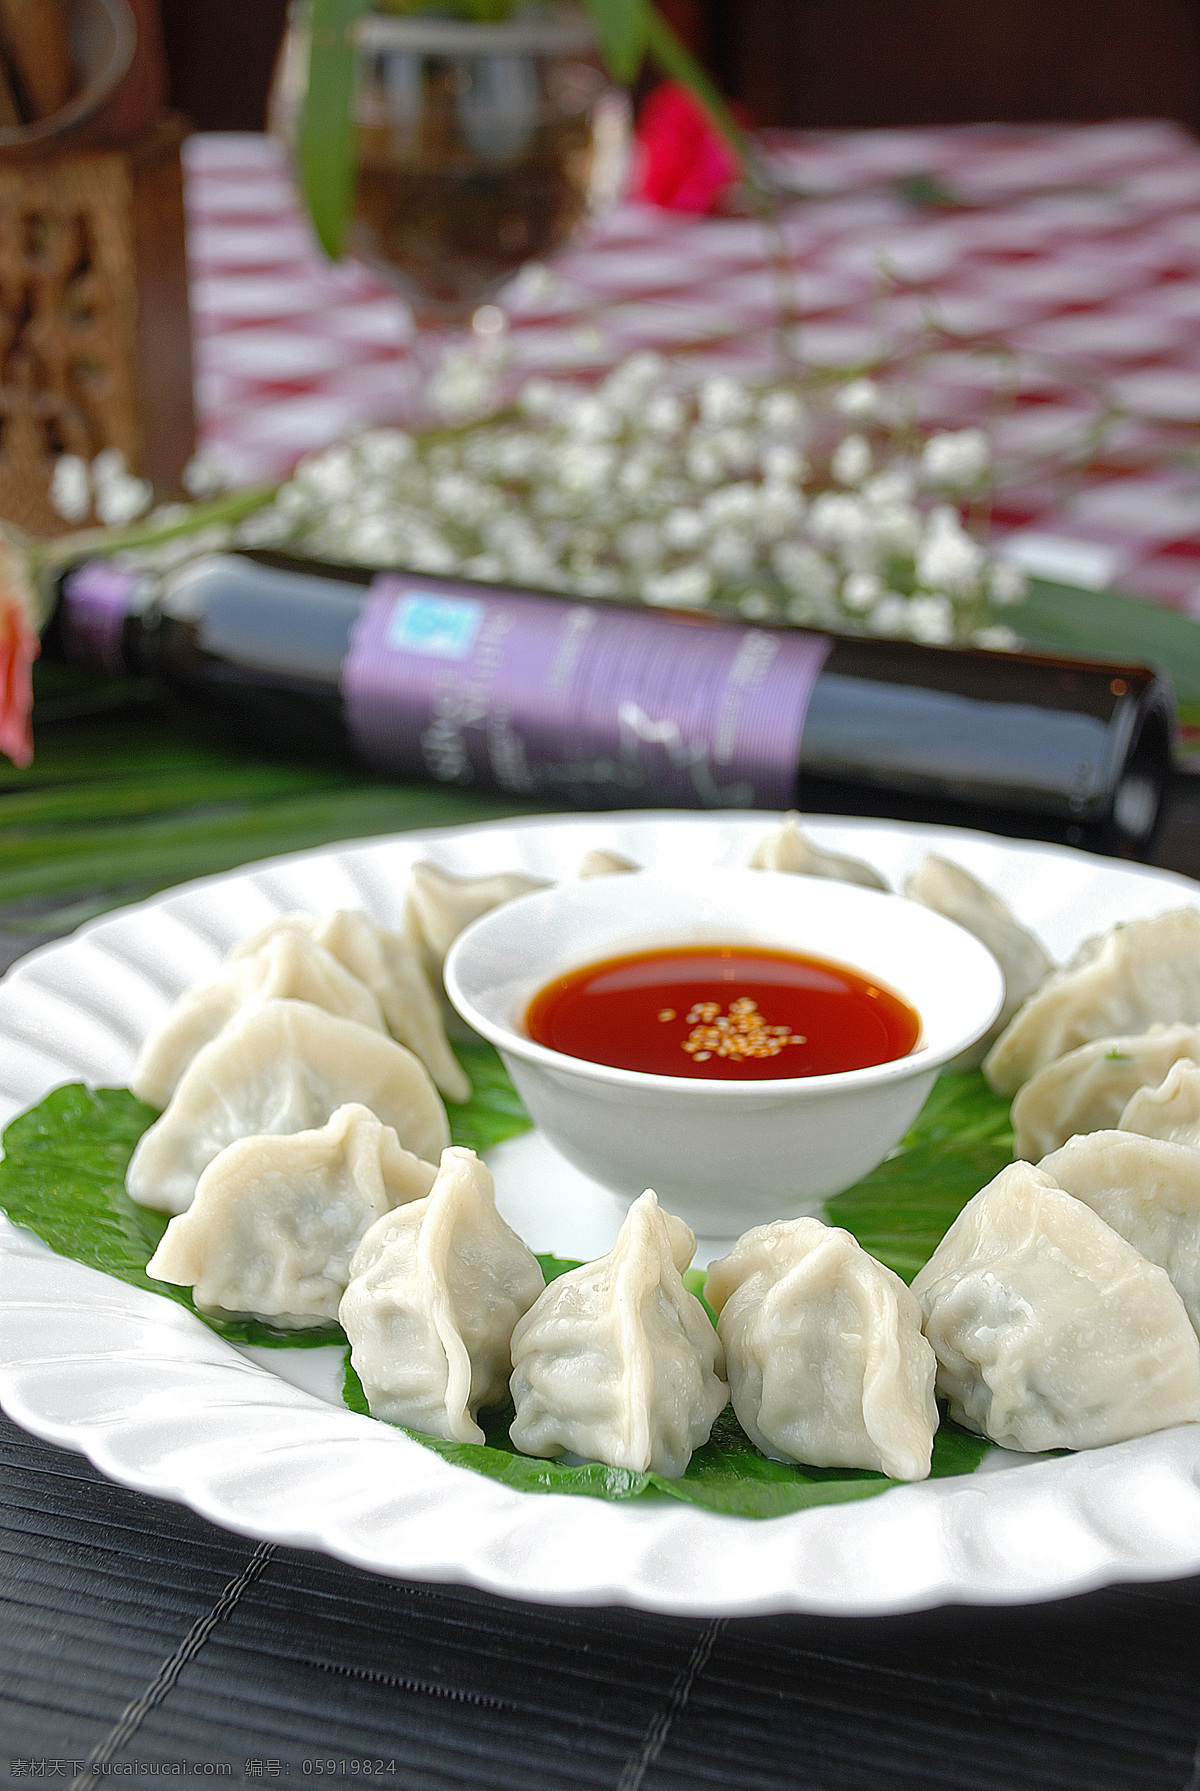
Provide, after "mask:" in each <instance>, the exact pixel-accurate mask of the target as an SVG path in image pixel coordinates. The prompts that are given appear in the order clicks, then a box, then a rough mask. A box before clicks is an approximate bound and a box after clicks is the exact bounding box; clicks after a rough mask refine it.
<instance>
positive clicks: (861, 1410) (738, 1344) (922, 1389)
mask: <svg viewBox="0 0 1200 1791" xmlns="http://www.w3.org/2000/svg"><path fill="white" fill-rule="evenodd" d="M704 1293H705V1298H706V1299H707V1300H708V1303H709V1305H710V1306H711V1307H712V1308H713V1310H714V1311H715V1312H717V1313H718V1314H719V1321H718V1324H717V1329H718V1331H719V1332H720V1335H721V1342H722V1343H723V1344H724V1346H725V1361H726V1365H727V1368H728V1372H729V1392H730V1396H731V1398H732V1400H733V1409H734V1411H735V1412H736V1414H737V1419H738V1423H739V1424H740V1425H741V1427H742V1429H743V1430H744V1431H745V1433H746V1435H747V1436H748V1437H749V1438H750V1441H751V1442H752V1443H753V1444H754V1445H755V1446H756V1447H757V1448H759V1449H761V1450H762V1451H763V1453H764V1455H773V1456H776V1457H782V1458H783V1459H784V1460H786V1461H798V1462H806V1463H808V1464H809V1465H810V1466H812V1467H819V1468H874V1469H876V1470H877V1471H878V1472H880V1473H883V1474H888V1475H890V1476H891V1477H892V1479H894V1480H924V1479H925V1478H926V1477H927V1476H928V1473H929V1463H930V1456H931V1454H932V1451H933V1435H934V1432H935V1431H936V1429H937V1426H938V1410H937V1400H936V1398H935V1397H934V1390H933V1386H934V1378H935V1376H936V1374H937V1358H936V1357H935V1355H934V1353H933V1350H932V1349H931V1348H930V1346H929V1344H928V1343H926V1341H925V1339H924V1337H923V1336H922V1335H921V1308H920V1307H919V1306H918V1304H917V1302H916V1300H915V1299H914V1298H913V1296H912V1294H911V1293H910V1292H909V1290H908V1288H907V1287H905V1285H904V1283H903V1281H901V1279H900V1277H899V1275H894V1274H893V1273H892V1271H891V1269H888V1268H885V1267H884V1265H883V1264H882V1263H881V1262H876V1260H875V1258H874V1257H873V1256H868V1254H867V1252H866V1251H865V1250H864V1249H863V1248H862V1246H861V1244H859V1242H858V1241H857V1239H856V1238H853V1237H851V1235H850V1233H849V1232H848V1231H841V1230H839V1229H837V1228H835V1227H833V1226H829V1225H823V1224H822V1223H821V1221H820V1219H777V1220H776V1221H775V1222H774V1223H773V1224H770V1225H756V1226H755V1228H754V1229H753V1231H748V1232H746V1233H745V1235H744V1236H743V1237H740V1238H739V1239H738V1241H737V1243H736V1244H735V1245H734V1247H733V1249H732V1250H731V1251H730V1253H729V1255H728V1256H723V1257H722V1258H721V1260H720V1261H719V1262H715V1263H713V1265H712V1267H711V1268H710V1269H709V1271H708V1280H707V1281H706V1283H705V1287H704Z"/></svg>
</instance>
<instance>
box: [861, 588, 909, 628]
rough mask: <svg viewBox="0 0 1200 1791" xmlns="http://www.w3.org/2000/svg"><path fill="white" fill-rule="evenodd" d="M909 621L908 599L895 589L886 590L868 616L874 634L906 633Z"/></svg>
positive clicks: (868, 623) (868, 622)
mask: <svg viewBox="0 0 1200 1791" xmlns="http://www.w3.org/2000/svg"><path fill="white" fill-rule="evenodd" d="M907 623H908V601H907V599H906V598H904V597H901V596H899V595H898V594H897V593H896V592H895V591H885V592H884V594H883V596H882V597H881V598H880V599H879V602H878V603H877V604H876V605H875V607H874V609H873V610H872V611H871V613H870V615H869V616H868V617H867V627H868V628H869V629H870V630H871V633H872V634H904V633H906V632H907Z"/></svg>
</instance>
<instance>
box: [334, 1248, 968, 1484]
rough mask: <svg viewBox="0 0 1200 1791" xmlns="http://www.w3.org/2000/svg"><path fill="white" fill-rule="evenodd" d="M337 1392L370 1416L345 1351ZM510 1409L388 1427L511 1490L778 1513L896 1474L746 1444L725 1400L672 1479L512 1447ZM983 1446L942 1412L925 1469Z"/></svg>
mask: <svg viewBox="0 0 1200 1791" xmlns="http://www.w3.org/2000/svg"><path fill="white" fill-rule="evenodd" d="M577 1267H579V1264H577V1263H564V1264H563V1265H562V1270H561V1272H563V1273H565V1272H566V1270H567V1269H569V1268H577ZM343 1397H344V1399H345V1402H346V1404H347V1406H348V1407H349V1409H350V1410H351V1411H352V1412H359V1413H361V1414H362V1415H363V1416H364V1417H369V1416H370V1412H369V1408H368V1406H367V1399H366V1395H365V1393H364V1392H363V1388H362V1382H361V1381H360V1380H359V1378H358V1375H357V1374H356V1373H355V1370H354V1366H353V1364H352V1362H351V1361H350V1357H349V1355H348V1354H347V1357H346V1366H345V1375H344V1384H343ZM514 1416H515V1412H514V1408H513V1405H512V1402H511V1401H509V1402H508V1403H507V1404H506V1405H504V1406H502V1407H498V1408H497V1409H496V1410H495V1411H490V1412H483V1413H481V1414H480V1425H481V1427H482V1429H483V1432H484V1435H485V1436H486V1438H487V1441H486V1442H485V1443H448V1442H446V1441H445V1440H444V1439H443V1438H441V1437H431V1436H428V1435H426V1434H425V1433H424V1432H423V1431H419V1430H411V1429H409V1428H408V1427H407V1426H405V1425H398V1426H397V1428H398V1429H401V1430H403V1431H404V1434H405V1435H406V1436H410V1437H412V1439H413V1441H414V1442H416V1443H420V1444H422V1446H423V1447H424V1448H426V1449H432V1450H433V1452H434V1454H435V1455H440V1456H441V1457H442V1459H443V1461H448V1462H452V1463H453V1465H454V1466H455V1467H458V1468H470V1469H471V1471H472V1472H473V1473H476V1474H486V1475H487V1477H488V1479H489V1480H498V1481H499V1482H500V1483H501V1485H503V1486H510V1487H512V1488H513V1490H514V1491H516V1492H533V1493H546V1492H550V1493H574V1494H579V1495H582V1496H583V1497H585V1498H592V1499H610V1500H625V1499H636V1498H641V1497H642V1496H643V1495H645V1494H654V1493H657V1494H660V1495H665V1496H666V1497H667V1498H671V1499H679V1500H682V1501H683V1502H685V1503H687V1504H692V1505H703V1506H704V1507H705V1508H706V1509H707V1510H709V1511H720V1512H724V1513H725V1514H726V1515H727V1516H732V1517H755V1518H759V1517H784V1516H786V1515H787V1514H788V1513H789V1512H791V1511H802V1510H805V1509H807V1508H809V1507H811V1506H814V1505H842V1504H845V1503H847V1502H848V1501H849V1500H851V1499H870V1498H874V1497H875V1496H876V1495H877V1494H879V1493H882V1492H887V1491H889V1489H890V1488H891V1487H893V1486H896V1485H898V1484H899V1482H897V1481H895V1480H889V1479H888V1478H887V1476H886V1475H885V1474H875V1473H872V1472H870V1471H869V1470H867V1469H862V1468H802V1467H797V1466H796V1465H795V1464H794V1463H792V1462H786V1461H772V1460H771V1459H770V1457H769V1456H766V1455H763V1454H761V1453H760V1451H759V1450H757V1449H756V1448H755V1447H754V1445H753V1443H751V1441H750V1439H749V1438H748V1437H747V1435H746V1433H745V1431H744V1430H743V1429H742V1427H741V1425H740V1424H739V1423H738V1421H737V1419H736V1418H735V1417H734V1415H733V1411H732V1409H731V1408H730V1407H728V1406H727V1407H726V1408H725V1410H724V1411H723V1412H722V1413H721V1414H720V1416H719V1417H718V1419H717V1421H716V1423H715V1424H714V1425H713V1431H712V1436H711V1437H710V1438H709V1441H708V1442H707V1443H705V1445H704V1447H703V1448H702V1449H697V1450H696V1452H695V1454H694V1455H693V1456H692V1459H691V1461H690V1462H689V1464H688V1467H687V1471H686V1472H685V1473H684V1474H683V1475H682V1477H681V1478H680V1479H678V1480H668V1479H667V1478H666V1476H665V1475H663V1474H656V1473H654V1472H653V1471H649V1472H637V1471H635V1470H634V1469H632V1468H611V1467H607V1466H606V1465H605V1464H604V1463H603V1462H582V1463H568V1462H562V1461H553V1460H550V1461H544V1460H541V1459H539V1458H537V1457H535V1456H531V1455H518V1454H517V1453H516V1452H515V1450H514V1449H513V1448H512V1445H511V1444H510V1443H509V1440H508V1427H509V1425H510V1424H511V1423H512V1421H513V1417H514ZM990 1447H991V1445H990V1444H989V1443H987V1442H986V1441H985V1440H984V1439H983V1438H982V1437H975V1436H971V1435H970V1434H969V1432H967V1431H965V1430H960V1429H959V1428H958V1426H957V1425H956V1424H953V1423H952V1422H951V1421H950V1420H949V1419H948V1418H946V1417H944V1416H943V1418H942V1423H941V1427H940V1428H939V1430H938V1433H937V1436H936V1437H935V1438H934V1445H933V1464H932V1468H931V1477H933V1478H937V1479H940V1478H944V1477H946V1476H948V1475H952V1474H970V1473H973V1472H974V1470H975V1469H976V1468H977V1467H978V1466H979V1463H980V1462H981V1461H982V1460H983V1458H984V1456H985V1455H986V1453H987V1451H988V1449H989V1448H990Z"/></svg>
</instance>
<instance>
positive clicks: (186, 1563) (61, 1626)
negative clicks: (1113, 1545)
mask: <svg viewBox="0 0 1200 1791" xmlns="http://www.w3.org/2000/svg"><path fill="white" fill-rule="evenodd" d="M1198 1733H1200V1579H1194V1580H1187V1581H1183V1582H1178V1583H1175V1584H1171V1585H1164V1586H1137V1587H1121V1588H1113V1589H1110V1590H1107V1591H1103V1592H1097V1593H1094V1594H1092V1595H1090V1596H1087V1597H1083V1598H1078V1599H1073V1600H1069V1601H1066V1602H1063V1603H1059V1604H1053V1605H1046V1606H1038V1607H1032V1608H1016V1609H998V1610H997V1609H950V1610H942V1611H933V1612H925V1613H920V1614H917V1615H913V1616H908V1617H892V1618H882V1619H871V1620H859V1619H854V1620H845V1619H829V1618H815V1617H771V1618H759V1619H748V1620H730V1621H696V1620H688V1621H682V1620H675V1619H671V1618H666V1617H659V1616H654V1615H649V1614H646V1613H644V1612H636V1611H626V1610H618V1609H599V1610H578V1609H569V1608H564V1609H558V1608H553V1607H546V1606H538V1605H527V1604H517V1603H512V1602H509V1601H507V1600H503V1599H499V1598H493V1597H491V1596H489V1595H488V1594H486V1593H481V1592H475V1591H473V1590H470V1589H467V1588H463V1587H453V1586H450V1587H442V1586H431V1585H423V1584H413V1583H410V1582H405V1581H392V1580H386V1579H380V1578H377V1577H375V1576H373V1575H371V1574H367V1573H363V1572H361V1571H359V1570H357V1569H355V1568H351V1567H346V1566H343V1565H342V1564H341V1563H339V1562H337V1561H333V1560H329V1559H326V1558H324V1557H322V1556H318V1555H310V1554H305V1553H302V1552H299V1551H297V1550H293V1549H283V1548H274V1547H271V1546H270V1545H260V1544H256V1543H253V1542H250V1541H246V1540H244V1539H242V1538H239V1537H236V1536H232V1535H229V1534H227V1533H225V1532H224V1531H220V1530H217V1529H214V1528H213V1527H212V1526H211V1525H209V1524H208V1523H206V1522H205V1521H204V1520H202V1519H200V1518H198V1517H195V1516H193V1515H192V1514H191V1513H190V1512H188V1511H186V1510H185V1509H183V1508H182V1507H180V1506H177V1505H172V1504H169V1503H166V1502H164V1501H160V1500H157V1499H151V1498H147V1497H144V1496H142V1495H140V1494H138V1493H134V1492H130V1491H128V1490H127V1489H126V1488H124V1487H120V1486H115V1485H112V1484H111V1483H109V1482H107V1481H105V1480H103V1479H102V1478H101V1477H100V1476H99V1475H98V1474H97V1473H96V1472H95V1471H94V1470H93V1469H92V1468H91V1467H90V1466H89V1465H88V1464H87V1463H86V1462H85V1461H84V1460H83V1458H82V1457H81V1456H77V1455H74V1454H71V1453H68V1452H66V1451H63V1450H60V1449H57V1448H54V1447H51V1446H50V1445H47V1444H44V1443H41V1442H39V1441H37V1440H36V1439H34V1438H32V1437H29V1436H27V1435H25V1434H24V1433H23V1432H22V1431H20V1430H18V1429H17V1428H16V1426H15V1425H13V1424H11V1423H10V1422H9V1421H8V1420H7V1419H0V1778H3V1780H4V1781H5V1782H7V1783H10V1784H13V1785H21V1786H24V1785H25V1784H26V1782H27V1781H28V1780H30V1779H32V1778H50V1777H57V1778H58V1779H59V1781H60V1782H61V1783H63V1784H64V1785H65V1784H70V1783H71V1782H72V1781H73V1780H77V1781H79V1782H80V1783H83V1784H92V1785H95V1784H97V1783H99V1782H100V1781H101V1780H102V1779H103V1780H109V1779H114V1778H119V1779H123V1780H124V1782H126V1783H131V1782H132V1783H141V1784H146V1783H148V1782H150V1781H153V1780H156V1779H159V1778H162V1777H186V1778H189V1779H191V1780H192V1781H193V1782H194V1781H195V1779H197V1778H199V1777H203V1778H218V1779H220V1780H222V1781H227V1782H231V1783H236V1784H241V1783H246V1782H250V1781H254V1782H258V1781H262V1782H263V1783H266V1782H268V1781H271V1780H274V1781H275V1782H276V1783H278V1784H280V1785H283V1784H285V1783H286V1784H291V1785H294V1786H299V1785H303V1784H306V1783H308V1784H332V1783H333V1782H334V1781H338V1782H342V1783H344V1782H345V1781H346V1780H351V1779H358V1780H370V1781H371V1782H379V1783H380V1784H382V1785H383V1786H385V1787H391V1788H397V1791H398V1788H403V1791H442V1788H443V1787H444V1788H446V1791H450V1788H451V1787H454V1788H455V1791H543V1788H544V1791H592V1788H593V1787H594V1788H595V1791H666V1788H667V1787H679V1788H681V1791H682V1788H683V1787H691V1786H713V1787H720V1788H721V1791H783V1788H784V1787H787V1788H788V1791H891V1788H893V1787H895V1788H896V1791H1197V1787H1200V1753H1198V1748H1197V1737H1198Z"/></svg>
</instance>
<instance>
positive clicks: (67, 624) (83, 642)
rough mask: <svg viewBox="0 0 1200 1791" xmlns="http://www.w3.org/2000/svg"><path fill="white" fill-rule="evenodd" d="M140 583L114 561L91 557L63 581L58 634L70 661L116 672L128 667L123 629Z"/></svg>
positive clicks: (91, 667)
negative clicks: (122, 647) (123, 647)
mask: <svg viewBox="0 0 1200 1791" xmlns="http://www.w3.org/2000/svg"><path fill="white" fill-rule="evenodd" d="M139 583H140V578H139V575H138V574H137V573H136V572H125V571H122V569H121V568H120V567H119V566H114V565H113V564H112V562H111V560H88V561H87V562H86V563H85V564H84V565H82V566H77V567H76V568H75V570H74V571H73V572H70V573H68V574H67V577H66V578H65V579H64V580H63V594H62V608H61V611H60V623H59V633H60V637H61V639H62V645H63V652H64V653H65V654H66V656H67V660H68V663H69V664H71V665H76V666H81V667H84V668H86V669H87V670H88V671H100V672H110V673H112V674H114V675H117V674H119V673H121V672H124V671H126V670H128V667H127V666H126V664H125V657H124V654H123V653H122V652H121V630H122V629H123V627H124V625H125V618H126V616H127V615H128V614H129V612H130V608H131V607H132V604H133V600H134V594H135V592H136V591H137V587H138V584H139Z"/></svg>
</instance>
